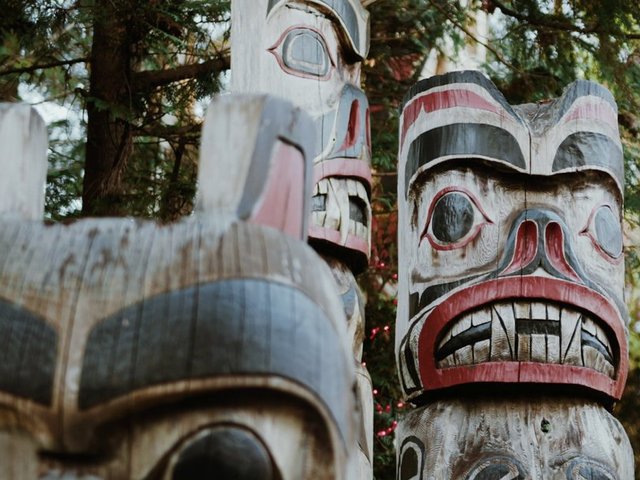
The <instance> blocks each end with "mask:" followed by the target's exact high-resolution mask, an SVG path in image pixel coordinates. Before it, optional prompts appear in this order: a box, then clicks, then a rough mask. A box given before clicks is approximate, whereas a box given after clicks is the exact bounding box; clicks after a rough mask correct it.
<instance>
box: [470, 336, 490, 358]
mask: <svg viewBox="0 0 640 480" xmlns="http://www.w3.org/2000/svg"><path fill="white" fill-rule="evenodd" d="M490 355H491V341H490V340H483V341H481V342H477V343H475V344H474V345H473V360H474V362H473V363H483V362H488V361H489V358H491V357H490Z"/></svg>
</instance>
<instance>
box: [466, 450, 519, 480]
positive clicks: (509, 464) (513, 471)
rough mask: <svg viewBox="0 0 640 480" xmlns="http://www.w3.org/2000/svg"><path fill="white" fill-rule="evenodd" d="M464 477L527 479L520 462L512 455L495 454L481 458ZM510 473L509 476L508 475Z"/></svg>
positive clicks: (468, 478) (467, 479)
mask: <svg viewBox="0 0 640 480" xmlns="http://www.w3.org/2000/svg"><path fill="white" fill-rule="evenodd" d="M479 463H480V464H479V465H477V466H476V467H475V468H474V469H473V470H472V471H471V472H470V473H469V474H468V475H467V476H466V478H465V480H502V479H503V478H509V479H510V480H527V479H529V478H530V477H529V476H528V475H526V473H525V469H524V467H523V466H522V464H521V463H520V462H519V461H518V460H516V459H515V458H512V457H507V456H496V457H491V458H489V459H485V460H482V461H481V462H479ZM509 475H510V476H509Z"/></svg>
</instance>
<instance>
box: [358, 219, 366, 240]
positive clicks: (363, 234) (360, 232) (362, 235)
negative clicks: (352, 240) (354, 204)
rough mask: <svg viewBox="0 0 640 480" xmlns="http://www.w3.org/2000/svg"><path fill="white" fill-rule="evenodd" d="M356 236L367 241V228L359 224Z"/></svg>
mask: <svg viewBox="0 0 640 480" xmlns="http://www.w3.org/2000/svg"><path fill="white" fill-rule="evenodd" d="M356 234H357V235H358V237H360V238H363V239H365V240H366V239H367V227H365V226H364V225H362V224H361V223H358V224H357V225H356Z"/></svg>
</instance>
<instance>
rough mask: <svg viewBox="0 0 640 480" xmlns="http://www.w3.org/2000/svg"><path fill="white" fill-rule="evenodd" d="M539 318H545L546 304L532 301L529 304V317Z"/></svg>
mask: <svg viewBox="0 0 640 480" xmlns="http://www.w3.org/2000/svg"><path fill="white" fill-rule="evenodd" d="M529 318H535V319H540V320H546V319H547V306H546V305H545V304H544V303H540V302H534V303H532V304H531V317H529Z"/></svg>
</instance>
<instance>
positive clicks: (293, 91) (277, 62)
mask: <svg viewBox="0 0 640 480" xmlns="http://www.w3.org/2000/svg"><path fill="white" fill-rule="evenodd" d="M370 3H372V2H371V1H368V2H361V1H360V0H234V1H233V2H232V4H231V7H232V9H231V37H232V40H231V43H232V52H231V53H232V55H231V71H232V74H231V88H232V90H233V91H234V92H266V93H269V94H273V95H278V96H281V97H284V98H287V99H289V100H291V101H292V102H294V103H295V104H296V105H298V106H300V107H301V108H303V109H304V110H305V111H306V112H308V113H309V114H310V115H311V116H312V117H313V119H314V122H315V125H314V128H313V131H314V132H315V136H316V149H315V151H314V154H313V157H314V176H313V177H314V178H313V180H314V189H313V198H312V214H311V220H310V226H309V242H310V243H311V245H312V246H313V247H314V248H315V249H316V250H317V251H318V252H320V253H322V255H323V256H325V258H326V259H327V261H328V262H329V264H330V265H331V268H332V271H333V273H334V277H335V278H336V281H337V283H338V285H339V288H340V290H341V293H342V298H343V301H344V306H345V313H346V315H347V318H348V319H349V330H350V333H351V335H352V339H353V347H354V358H355V360H356V362H357V365H358V367H357V368H358V369H359V371H360V374H359V375H358V378H359V385H358V392H359V402H360V407H359V415H360V416H361V419H362V425H361V435H360V452H359V454H358V455H359V457H358V460H359V461H358V462H357V463H358V469H359V473H357V474H356V473H353V474H352V478H353V479H354V480H355V479H356V478H358V479H370V478H372V475H373V471H372V460H373V447H372V445H373V399H372V395H371V380H370V378H369V375H368V373H367V372H366V369H364V367H362V366H361V353H362V352H361V351H362V339H363V331H364V319H363V318H362V312H361V310H363V307H364V305H363V304H362V298H361V297H360V296H359V295H357V293H356V292H358V287H357V285H356V283H355V279H354V278H353V274H352V273H351V271H353V272H355V273H358V272H360V271H362V270H363V269H364V268H366V266H367V265H368V260H369V255H370V249H371V248H370V245H371V202H370V192H371V170H370V161H371V139H370V128H369V104H368V100H367V98H366V96H365V94H364V92H362V90H361V89H360V71H361V62H362V60H364V59H365V58H366V56H367V52H368V49H369V26H368V24H369V18H368V16H369V14H368V12H367V11H366V10H365V9H364V6H365V5H366V4H370ZM347 267H348V268H347ZM349 270H351V271H349ZM354 296H357V299H356V300H357V301H356V302H355V304H358V305H359V308H355V309H354V298H355V297H354ZM358 311H360V313H358ZM354 312H355V313H354ZM354 458H355V457H354Z"/></svg>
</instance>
